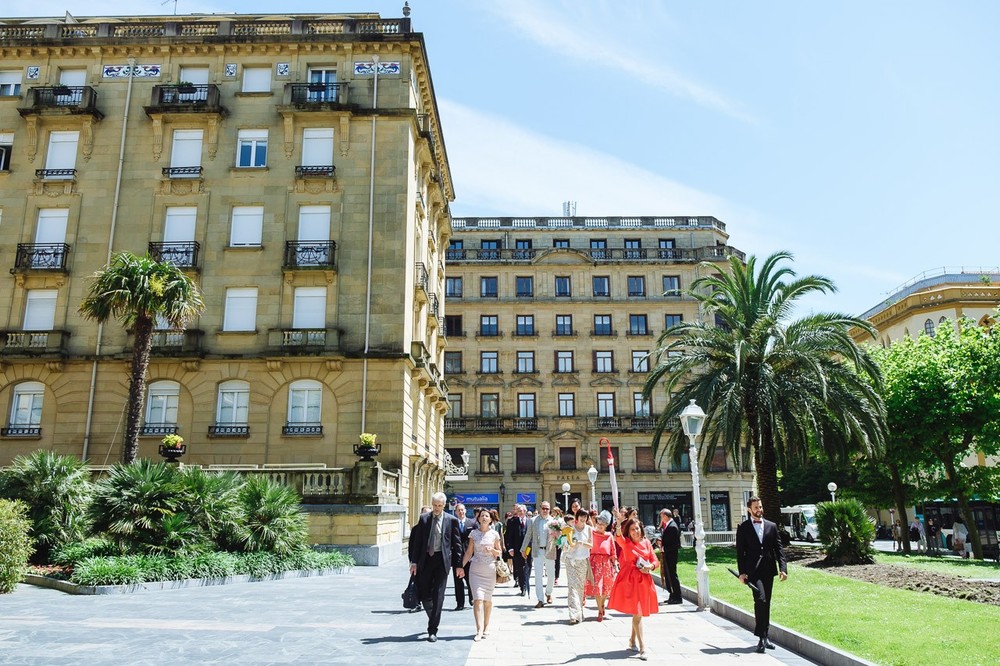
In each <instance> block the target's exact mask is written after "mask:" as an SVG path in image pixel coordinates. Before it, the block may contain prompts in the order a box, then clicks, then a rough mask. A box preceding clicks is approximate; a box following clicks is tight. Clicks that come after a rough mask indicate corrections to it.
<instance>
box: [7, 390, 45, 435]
mask: <svg viewBox="0 0 1000 666" xmlns="http://www.w3.org/2000/svg"><path fill="white" fill-rule="evenodd" d="M44 397H45V385H44V384H42V383H41V382H21V383H20V384H18V385H17V386H15V387H14V397H13V400H12V401H11V406H10V422H9V427H8V428H6V429H5V430H4V433H3V434H4V435H7V436H13V437H17V436H22V437H38V436H39V435H41V433H42V400H43V399H44Z"/></svg>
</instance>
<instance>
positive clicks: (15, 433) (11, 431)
mask: <svg viewBox="0 0 1000 666" xmlns="http://www.w3.org/2000/svg"><path fill="white" fill-rule="evenodd" d="M41 436H42V428H41V427H40V426H35V425H28V426H17V425H12V426H8V427H6V428H0V437H22V438H24V439H38V438H40V437H41Z"/></svg>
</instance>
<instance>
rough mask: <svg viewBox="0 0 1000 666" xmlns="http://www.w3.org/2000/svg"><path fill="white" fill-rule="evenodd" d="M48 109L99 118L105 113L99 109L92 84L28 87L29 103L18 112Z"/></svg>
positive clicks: (39, 111) (25, 113)
mask: <svg viewBox="0 0 1000 666" xmlns="http://www.w3.org/2000/svg"><path fill="white" fill-rule="evenodd" d="M46 111H48V112H52V111H57V112H61V113H70V114H90V115H92V116H95V117H97V118H98V119H100V118H103V117H104V114H103V113H101V112H100V111H99V110H98V109H97V91H96V90H94V89H93V88H91V87H90V86H42V87H33V88H28V96H27V104H26V105H25V106H24V107H22V108H20V109H18V113H20V114H21V115H22V116H29V115H34V114H38V113H42V112H46Z"/></svg>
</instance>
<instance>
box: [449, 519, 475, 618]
mask: <svg viewBox="0 0 1000 666" xmlns="http://www.w3.org/2000/svg"><path fill="white" fill-rule="evenodd" d="M455 518H456V519H457V520H458V537H459V539H460V540H461V542H462V543H463V544H468V543H469V534H470V533H471V532H472V531H473V530H475V529H476V527H477V522H476V521H475V520H473V519H472V518H468V517H467V516H466V515H465V505H464V504H456V505H455ZM464 572H465V575H464V576H463V577H462V578H459V577H458V576H457V575H456V576H455V580H454V583H455V610H463V609H464V608H465V598H466V597H468V598H469V605H470V606H471V605H472V588H470V587H469V565H468V564H465V565H464Z"/></svg>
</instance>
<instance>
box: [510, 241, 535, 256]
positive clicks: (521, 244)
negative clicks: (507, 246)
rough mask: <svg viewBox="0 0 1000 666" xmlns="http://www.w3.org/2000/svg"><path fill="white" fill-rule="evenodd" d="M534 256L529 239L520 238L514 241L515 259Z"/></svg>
mask: <svg viewBox="0 0 1000 666" xmlns="http://www.w3.org/2000/svg"><path fill="white" fill-rule="evenodd" d="M534 256H535V253H534V251H532V249H531V239H530V238H521V239H517V240H515V241H514V258H515V259H531V258H532V257H534Z"/></svg>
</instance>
